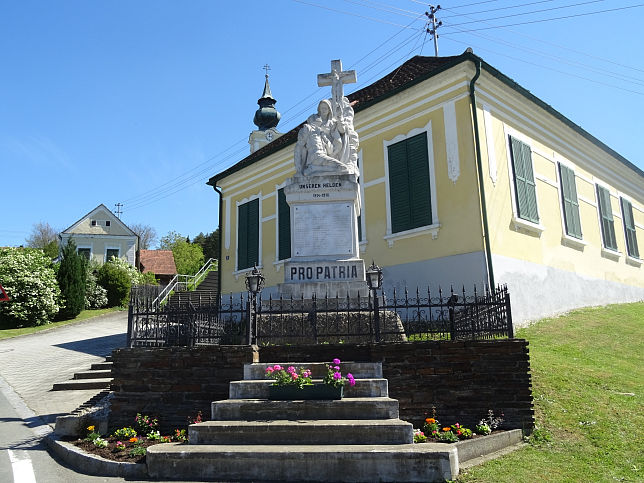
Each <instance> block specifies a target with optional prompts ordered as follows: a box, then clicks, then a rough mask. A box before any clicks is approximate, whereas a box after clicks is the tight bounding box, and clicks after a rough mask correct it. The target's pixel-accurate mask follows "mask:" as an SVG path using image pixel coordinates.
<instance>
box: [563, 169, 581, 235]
mask: <svg viewBox="0 0 644 483" xmlns="http://www.w3.org/2000/svg"><path fill="white" fill-rule="evenodd" d="M557 165H558V166H557V167H558V169H557V174H558V176H559V195H560V197H561V204H560V206H561V217H562V220H563V229H564V234H565V235H566V236H568V237H572V238H575V239H578V240H581V239H583V236H582V231H581V217H580V214H579V199H578V197H577V183H576V177H575V171H574V170H573V169H572V167H570V166H567V165H566V164H564V163H562V162H558V163H557Z"/></svg>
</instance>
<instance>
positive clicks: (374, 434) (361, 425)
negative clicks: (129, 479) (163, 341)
mask: <svg viewBox="0 0 644 483" xmlns="http://www.w3.org/2000/svg"><path fill="white" fill-rule="evenodd" d="M188 435H189V440H190V444H239V443H240V442H243V443H244V444H279V445H282V444H334V443H337V442H342V444H411V443H412V441H413V427H412V425H411V424H410V423H407V422H405V421H402V420H400V419H375V420H361V421H355V420H351V421H349V420H323V419H317V420H296V421H290V420H278V421H207V422H204V423H199V424H191V425H190V427H189V428H188Z"/></svg>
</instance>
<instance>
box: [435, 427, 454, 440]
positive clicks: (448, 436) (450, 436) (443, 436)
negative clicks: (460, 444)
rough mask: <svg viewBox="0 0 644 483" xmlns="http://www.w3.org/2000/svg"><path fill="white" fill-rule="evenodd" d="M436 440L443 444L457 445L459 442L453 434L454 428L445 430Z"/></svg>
mask: <svg viewBox="0 0 644 483" xmlns="http://www.w3.org/2000/svg"><path fill="white" fill-rule="evenodd" d="M436 439H438V441H441V442H443V443H456V442H457V441H458V436H456V435H455V434H454V433H452V428H443V431H441V432H439V433H438V434H437V435H436Z"/></svg>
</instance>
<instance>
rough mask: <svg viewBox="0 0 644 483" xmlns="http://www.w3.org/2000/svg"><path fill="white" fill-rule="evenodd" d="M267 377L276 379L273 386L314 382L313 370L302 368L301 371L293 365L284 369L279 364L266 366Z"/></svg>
mask: <svg viewBox="0 0 644 483" xmlns="http://www.w3.org/2000/svg"><path fill="white" fill-rule="evenodd" d="M266 377H269V378H271V379H274V380H275V382H273V386H297V387H299V388H300V389H302V387H303V386H305V385H309V384H313V383H312V382H311V371H310V370H309V369H303V368H300V370H299V372H298V371H297V370H296V369H295V367H293V366H289V367H287V368H286V369H284V368H283V367H282V366H280V365H279V364H275V365H274V366H272V367H271V366H268V367H267V368H266Z"/></svg>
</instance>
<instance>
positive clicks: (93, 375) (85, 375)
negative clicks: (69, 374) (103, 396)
mask: <svg viewBox="0 0 644 483" xmlns="http://www.w3.org/2000/svg"><path fill="white" fill-rule="evenodd" d="M107 377H110V378H111V377H112V371H111V370H109V369H101V370H96V371H84V372H77V373H76V374H74V379H101V378H107Z"/></svg>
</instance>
